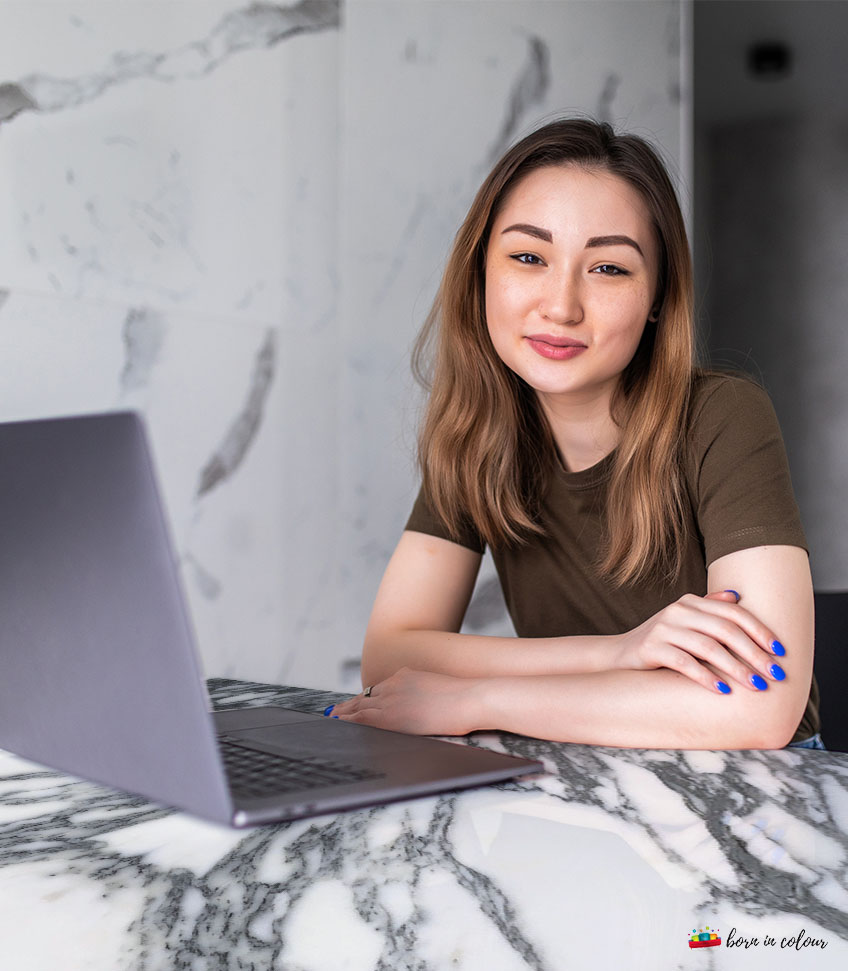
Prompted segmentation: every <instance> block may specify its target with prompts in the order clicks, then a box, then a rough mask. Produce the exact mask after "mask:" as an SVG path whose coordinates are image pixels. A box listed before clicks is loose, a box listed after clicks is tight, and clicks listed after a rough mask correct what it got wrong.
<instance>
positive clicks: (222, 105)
mask: <svg viewBox="0 0 848 971" xmlns="http://www.w3.org/2000/svg"><path fill="white" fill-rule="evenodd" d="M686 9H687V8H686V3H685V0H623V2H606V0H593V2H589V0H587V2H571V0H568V2H566V0H563V2H544V0H543V2H536V0H508V2H499V0H492V2H484V0H468V2H440V0H376V2H372V0H346V2H343V3H342V2H334V0H302V2H299V3H289V4H283V3H279V4H278V3H253V4H251V3H249V2H247V0H243V2H239V0H122V2H120V3H116V2H107V0H53V2H49V3H48V2H41V0H0V389H2V390H0V420H11V419H15V418H21V417H33V416H39V415H48V414H60V413H72V412H80V411H91V410H101V409H112V408H117V407H133V408H138V409H140V410H142V411H143V412H144V413H145V415H146V416H147V419H148V422H149V427H150V432H151V437H152V441H153V445H154V451H155V454H156V458H157V461H158V465H159V470H160V477H161V479H162V483H163V487H164V491H165V498H166V503H167V507H168V511H169V515H170V518H171V523H172V529H173V533H174V537H175V541H176V545H177V547H178V550H179V553H180V556H181V559H182V562H183V566H184V579H185V585H186V591H187V594H188V597H189V600H190V603H191V607H192V611H193V614H194V617H195V623H196V627H197V629H198V634H199V638H200V641H201V645H202V655H203V660H204V662H205V665H206V668H207V671H208V672H209V673H210V674H214V675H223V676H227V675H229V676H235V677H242V678H252V679H256V680H268V681H285V682H288V683H294V684H303V685H314V686H325V687H336V688H346V687H353V686H355V684H356V683H357V672H356V660H357V658H358V653H359V648H360V644H361V638H362V633H363V631H364V625H365V621H366V619H367V614H368V611H369V609H370V604H371V600H372V598H373V595H374V592H375V590H376V587H377V584H378V582H379V577H380V575H381V573H382V569H383V567H384V566H385V563H386V560H387V558H388V556H389V553H390V551H391V549H392V547H393V545H394V543H395V541H396V539H397V536H398V533H399V531H400V529H401V528H402V525H403V521H404V518H405V516H406V513H407V510H408V506H409V504H410V501H411V497H412V495H413V493H414V472H413V468H412V452H413V447H414V418H415V414H414V413H415V407H416V402H417V397H416V393H415V391H414V388H413V386H412V382H411V378H410V377H409V370H408V351H409V346H410V343H411V341H412V339H413V337H414V334H415V332H416V330H417V327H418V326H419V324H420V322H421V320H422V319H423V317H424V315H425V313H426V310H427V307H428V303H429V301H430V299H431V297H432V294H433V293H434V291H435V287H436V284H437V279H438V275H439V271H440V267H441V265H442V262H443V259H444V255H445V251H446V249H447V246H448V245H449V242H450V239H451V237H452V234H453V232H454V231H455V229H456V227H457V225H458V223H459V220H460V219H461V217H462V214H463V211H464V209H465V207H466V206H467V204H468V203H469V201H470V198H471V195H472V193H473V191H474V189H475V188H476V184H477V182H478V181H479V179H480V178H481V177H482V175H483V174H484V172H485V170H486V168H487V166H488V165H489V163H490V161H491V159H492V158H493V157H494V156H495V155H497V153H498V152H499V151H500V150H501V149H502V148H503V147H504V146H505V145H506V144H507V143H508V142H509V141H510V140H512V139H513V138H515V137H516V136H517V135H519V134H521V133H523V132H525V131H527V130H528V129H529V128H531V127H532V126H533V125H535V124H536V123H537V122H538V121H539V120H540V119H542V118H545V117H549V116H553V115H555V114H558V113H563V112H570V111H581V112H587V113H590V114H594V115H598V116H601V117H605V118H609V119H610V120H612V121H614V122H616V123H618V124H621V125H623V126H625V127H628V128H631V129H635V130H637V131H640V132H642V133H644V134H647V135H649V136H650V137H652V138H654V139H656V140H657V141H659V142H660V143H661V144H662V145H663V146H664V148H665V150H666V153H667V155H668V157H669V159H670V160H671V162H672V165H673V166H674V165H677V164H679V162H680V160H681V159H682V164H683V167H684V169H685V165H686V151H685V132H686V126H687V124H688V110H687V104H688V92H687V83H688V82H687V78H686V71H685V68H684V67H682V65H683V64H685V58H681V54H680V36H681V17H682V16H683V17H684V19H685V13H686ZM681 133H683V142H682V141H681ZM681 146H683V148H682V147H681ZM486 575H487V576H488V574H486ZM482 592H483V596H481V597H479V598H478V599H477V602H476V604H475V606H474V609H473V613H472V616H471V618H470V623H471V625H472V626H473V627H475V629H486V630H503V629H507V628H506V625H505V620H504V616H503V610H502V605H501V604H500V602H499V600H498V598H497V597H493V596H492V595H491V585H490V584H485V583H484V589H483V591H482Z"/></svg>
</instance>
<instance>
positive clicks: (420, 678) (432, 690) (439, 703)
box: [329, 668, 480, 735]
mask: <svg viewBox="0 0 848 971" xmlns="http://www.w3.org/2000/svg"><path fill="white" fill-rule="evenodd" d="M477 684H478V679H476V678H455V677H452V676H450V675H447V674H434V673H432V672H430V671H413V670H411V669H410V668H401V669H400V670H399V671H396V672H395V673H394V674H393V675H392V676H391V677H390V678H386V680H385V681H381V682H380V683H379V684H376V685H374V686H373V687H372V688H371V693H370V696H366V695H365V693H364V692H363V693H362V694H358V695H356V697H354V698H351V699H350V700H349V701H342V702H340V703H339V704H337V705H335V706H334V707H333V709H332V711H330V713H329V714H330V715H331V716H333V717H335V716H338V717H339V718H340V719H342V720H343V721H349V722H357V723H359V724H360V725H373V726H374V727H376V728H387V729H389V730H390V731H393V732H406V733H407V734H409V735H466V734H467V733H468V732H471V731H474V729H476V728H478V727H480V726H478V725H477V724H475V709H476V705H475V698H476V693H475V690H474V689H475V686H476V685H477Z"/></svg>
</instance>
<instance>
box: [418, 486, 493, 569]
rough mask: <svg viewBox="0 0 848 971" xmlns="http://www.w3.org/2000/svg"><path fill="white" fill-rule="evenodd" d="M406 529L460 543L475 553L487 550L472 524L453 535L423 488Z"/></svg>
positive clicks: (419, 492) (464, 525)
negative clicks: (431, 504)
mask: <svg viewBox="0 0 848 971" xmlns="http://www.w3.org/2000/svg"><path fill="white" fill-rule="evenodd" d="M405 528H406V529H411V530H413V531H414V532H416V533H427V534H428V535H429V536H438V537H439V539H446V540H450V542H451V543H458V544H459V545H460V546H465V547H467V548H468V549H469V550H473V551H474V552H475V553H483V552H484V551H485V549H486V544H485V542H484V541H483V538H482V537H481V536H480V534H479V533H478V532H477V530H475V529H474V526H473V524H471V523H467V524H463V527H462V528H461V529H460V531H459V532H458V533H452V532H451V531H450V530H449V529H448V528H447V526H446V525H445V523H444V522H443V520H442V519H441V518H440V517H439V516H437V515H436V513H435V512H434V511H433V509H432V508H431V507H430V504H429V503H428V502H427V498H426V496H425V495H424V489H423V488H421V489H420V490H419V491H418V497H417V498H416V500H415V504H414V505H413V507H412V512H411V513H410V515H409V519H408V520H407V522H406V527H405Z"/></svg>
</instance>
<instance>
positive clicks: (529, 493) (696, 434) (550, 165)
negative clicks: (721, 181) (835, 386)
mask: <svg viewBox="0 0 848 971" xmlns="http://www.w3.org/2000/svg"><path fill="white" fill-rule="evenodd" d="M433 342H434V343H435V363H434V369H433V375H432V382H431V393H430V399H429V405H428V410H427V413H426V415H425V419H424V422H423V426H422V430H421V435H420V442H419V458H420V465H421V471H422V477H423V483H422V488H421V492H420V494H419V496H418V499H417V501H416V503H415V507H414V509H413V512H412V515H411V517H410V519H409V522H408V524H407V528H406V531H405V532H404V534H403V536H402V537H401V539H400V542H399V544H398V547H397V550H396V551H395V553H394V555H393V557H392V559H391V561H390V563H389V565H388V568H387V570H386V573H385V576H384V578H383V582H382V584H381V586H380V590H379V593H378V595H377V600H376V603H375V605H374V610H373V613H372V616H371V621H370V624H369V627H368V631H367V634H366V640H365V647H364V652H363V661H362V672H363V683H364V684H366V685H368V687H367V688H366V689H365V691H364V692H363V693H362V694H361V695H358V696H356V697H355V698H353V699H352V700H350V701H347V702H344V703H343V704H339V705H336V706H335V708H334V710H333V711H332V714H333V715H337V716H338V717H340V718H343V719H347V720H349V721H355V722H361V723H364V724H370V725H376V726H379V727H382V728H389V729H394V730H397V731H402V732H411V733H420V734H439V735H461V734H465V733H467V732H470V731H473V730H477V729H502V730H507V731H512V732H518V733H521V734H525V735H531V736H536V737H540V738H546V739H553V740H561V741H569V742H581V743H590V744H599V745H615V746H634V747H646V748H654V747H655V748H778V747H782V746H785V745H787V744H788V743H790V742H792V741H793V740H795V741H796V742H803V741H805V740H808V739H809V738H810V737H813V738H815V735H816V733H817V732H818V727H819V726H818V713H817V699H816V698H815V691H814V689H812V691H811V678H812V659H813V606H812V605H813V597H812V586H811V581H810V570H809V563H808V557H807V553H806V550H805V540H804V536H803V532H802V530H801V525H800V522H799V518H798V510H797V507H796V505H795V501H794V498H793V495H792V489H791V484H790V480H789V472H788V468H787V464H786V458H785V454H784V449H783V444H782V440H781V436H780V431H779V429H778V427H777V423H776V419H775V416H774V412H773V410H772V408H771V405H770V403H769V401H768V399H767V397H766V396H765V394H764V393H763V392H762V391H761V390H760V389H759V388H758V387H757V386H756V385H754V384H753V383H751V382H749V381H747V380H745V379H742V378H740V377H731V376H723V375H718V374H713V373H708V372H702V371H699V370H697V369H696V368H694V366H693V323H692V273H691V263H690V257H689V249H688V244H687V240H686V234H685V229H684V226H683V220H682V217H681V213H680V209H679V206H678V203H677V199H676V196H675V193H674V189H673V187H672V185H671V182H670V180H669V178H668V175H667V173H666V171H665V169H664V167H663V165H662V163H661V162H660V160H659V159H658V157H657V155H656V154H655V152H654V151H653V150H652V148H651V147H650V146H649V145H648V144H647V143H646V142H645V141H643V140H642V139H640V138H637V137H634V136H632V135H617V134H615V133H614V132H613V130H612V129H611V128H610V127H609V126H608V125H605V124H596V123H594V122H591V121H586V120H565V121H557V122H554V123H552V124H549V125H546V126H545V127H543V128H541V129H539V130H538V131H536V132H534V133H533V134H531V135H530V136H528V137H527V138H525V139H524V140H522V141H521V142H519V143H518V144H517V145H515V146H514V147H513V148H512V149H511V150H509V151H508V152H507V154H506V155H505V156H504V157H503V158H502V159H501V160H500V161H499V162H498V163H497V165H496V166H495V167H494V169H493V171H492V172H491V174H490V175H489V176H488V178H487V179H486V181H485V182H484V183H483V185H482V187H481V189H480V191H479V192H478V194H477V197H476V198H475V200H474V202H473V204H472V206H471V209H470V211H469V213H468V216H467V218H466V220H465V222H464V224H463V225H462V227H461V229H460V231H459V233H458V235H457V237H456V240H455V243H454V246H453V250H452V252H451V255H450V259H449V262H448V265H447V269H446V271H445V275H444V278H443V281H442V285H441V288H440V291H439V294H438V297H437V299H436V302H435V305H434V307H433V310H432V312H431V314H430V317H429V318H428V322H427V324H426V325H425V329H424V331H423V332H422V335H421V337H420V338H419V345H418V348H417V361H418V362H419V363H420V361H421V359H422V355H423V354H424V352H425V349H426V348H427V347H428V346H429V345H430V344H431V343H433ZM486 545H488V546H489V547H490V548H491V550H492V555H493V558H494V561H495V564H496V567H497V570H498V574H499V577H500V581H501V584H502V586H503V590H504V594H505V598H506V603H507V605H508V607H509V610H510V614H511V617H512V620H513V623H514V626H515V629H516V632H517V634H518V638H517V639H516V638H499V637H488V636H475V635H469V634H460V633H458V632H459V630H460V627H461V625H462V620H463V615H464V613H465V610H466V608H467V606H468V602H469V599H470V597H471V593H472V590H473V587H474V582H475V579H476V576H477V572H478V569H479V566H480V560H481V556H482V553H483V551H484V548H485V546H486ZM784 645H785V647H784ZM806 744H807V745H808V746H810V745H814V744H815V742H814V741H807V743H806Z"/></svg>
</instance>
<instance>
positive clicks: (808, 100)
mask: <svg viewBox="0 0 848 971" xmlns="http://www.w3.org/2000/svg"><path fill="white" fill-rule="evenodd" d="M699 8H702V9H701V12H700V13H699ZM751 8H755V9H754V11H753V12H754V13H756V14H757V15H758V16H756V17H752V16H751ZM829 8H832V11H831V10H830V9H829ZM704 12H706V13H705V15H706V19H705V16H704ZM831 13H832V16H831ZM846 14H848V4H827V5H822V4H818V3H810V4H806V3H804V4H796V3H793V2H791V0H790V2H781V3H770V2H767V0H765V2H762V3H757V4H753V5H752V4H748V3H721V4H710V3H708V4H696V16H695V124H696V169H695V173H696V174H695V178H696V188H697V193H696V211H695V227H696V229H695V249H696V275H697V289H698V303H699V307H700V309H701V315H700V323H701V336H702V341H703V342H704V343H705V344H706V347H707V349H708V353H709V356H710V358H711V360H712V362H713V363H715V364H718V365H730V366H734V367H741V368H743V369H745V370H747V371H749V372H750V373H752V374H754V375H755V376H756V377H758V378H759V379H760V380H761V381H762V382H763V384H764V385H765V386H766V388H767V390H768V391H769V393H770V395H771V397H772V400H773V401H774V404H775V409H776V410H777V413H778V417H779V419H780V422H781V427H782V428H783V433H784V438H785V440H786V445H787V451H788V453H789V459H790V464H791V466H792V475H793V481H794V484H795V489H796V494H797V496H798V501H799V504H800V506H801V513H802V516H803V519H804V526H805V529H806V531H807V536H808V539H809V541H810V546H811V562H812V566H813V578H814V582H815V584H816V587H817V588H818V589H846V588H848V381H846V372H848V272H846V268H847V267H848V112H846V111H845V109H844V108H843V107H842V105H841V104H840V101H841V99H840V98H838V96H832V95H831V92H838V91H841V90H842V89H843V88H844V85H845V81H846V80H848V78H846V77H845V70H844V68H842V67H841V63H840V65H839V66H837V65H836V63H835V62H832V61H831V59H830V58H829V57H828V52H829V51H830V49H831V47H832V46H833V44H832V41H831V38H836V39H837V40H838V37H839V36H842V37H844V36H845V33H844V32H841V34H840V33H839V32H840V31H841V28H842V24H841V23H838V22H837V21H838V20H842V19H844V18H845V16H846ZM790 15H794V17H795V18H796V19H795V21H794V26H793V21H792V19H791V16H790ZM722 18H723V21H722ZM770 18H777V19H770ZM834 18H836V19H834ZM699 25H700V32H699ZM775 38H777V39H783V40H784V41H785V42H786V43H787V44H788V45H789V46H790V47H791V48H792V51H793V54H794V67H793V72H792V74H791V75H790V76H788V77H787V78H784V79H782V80H779V79H772V80H768V81H764V80H757V79H755V78H753V77H751V76H750V75H747V74H746V73H745V51H746V48H747V46H748V45H749V44H750V43H752V42H755V41H756V40H757V39H772V40H773V39H775ZM817 52H818V54H819V55H820V56H819V58H818V60H814V55H815V54H816V53H817ZM722 63H723V64H724V65H725V71H724V72H723V73H722V72H721V71H718V70H717V69H716V65H719V66H721V65H722ZM813 75H815V77H813ZM781 91H782V92H783V95H782V96H781ZM816 92H818V97H816ZM723 105H726V107H723ZM699 109H700V110H699ZM843 113H844V116H843Z"/></svg>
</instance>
